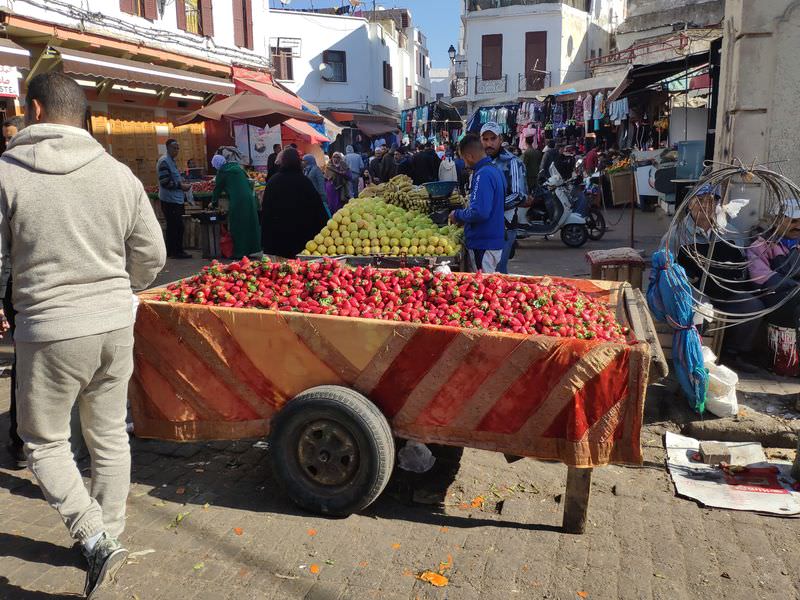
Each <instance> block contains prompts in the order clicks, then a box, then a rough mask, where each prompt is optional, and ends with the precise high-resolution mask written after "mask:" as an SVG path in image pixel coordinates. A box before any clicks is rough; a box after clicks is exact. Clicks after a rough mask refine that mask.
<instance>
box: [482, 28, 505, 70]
mask: <svg viewBox="0 0 800 600" xmlns="http://www.w3.org/2000/svg"><path fill="white" fill-rule="evenodd" d="M481 46H482V48H481V54H482V56H481V63H482V64H481V79H484V80H492V79H500V78H502V76H503V34H502V33H496V34H491V35H484V36H483V37H482V38H481Z"/></svg>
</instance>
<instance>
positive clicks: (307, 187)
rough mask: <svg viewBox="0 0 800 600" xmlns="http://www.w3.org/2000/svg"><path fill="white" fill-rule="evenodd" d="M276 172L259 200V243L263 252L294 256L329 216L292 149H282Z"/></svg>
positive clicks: (317, 231) (319, 229)
mask: <svg viewBox="0 0 800 600" xmlns="http://www.w3.org/2000/svg"><path fill="white" fill-rule="evenodd" d="M278 163H279V164H280V169H279V171H278V172H277V173H276V174H275V176H274V177H273V178H272V179H270V180H269V184H268V185H267V187H266V188H264V199H263V202H262V203H261V245H262V247H263V249H264V252H265V253H267V254H273V255H276V256H283V257H286V258H294V257H295V256H297V255H298V254H299V253H300V252H302V251H303V249H304V248H305V246H306V242H308V241H309V240H310V239H312V238H313V237H314V236H315V235H317V234H318V233H319V232H320V231H321V230H322V228H323V227H325V223H326V222H327V221H328V215H327V213H326V212H325V207H324V206H323V204H322V202H320V196H319V193H318V192H317V190H316V189H315V188H314V184H312V183H311V180H309V179H308V177H306V176H305V175H303V164H302V162H301V161H300V155H299V154H298V153H297V150H295V149H294V148H287V149H286V150H284V151H283V152H281V154H280V156H279V158H278Z"/></svg>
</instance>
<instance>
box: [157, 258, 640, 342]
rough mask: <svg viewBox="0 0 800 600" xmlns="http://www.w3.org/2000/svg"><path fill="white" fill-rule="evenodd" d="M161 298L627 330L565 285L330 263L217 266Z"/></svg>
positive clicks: (480, 325) (518, 326)
mask: <svg viewBox="0 0 800 600" xmlns="http://www.w3.org/2000/svg"><path fill="white" fill-rule="evenodd" d="M161 300H164V301H166V302H183V303H191V304H210V305H215V306H229V307H236V308H263V309H270V310H281V311H293V312H303V313H311V314H325V315H338V316H343V317H361V318H367V319H382V320H385V321H404V322H408V323H427V324H433V325H446V326H451V327H463V328H468V329H484V330H489V331H503V332H511V333H521V334H542V335H551V336H557V337H569V338H578V339H585V340H604V341H613V342H625V341H626V334H627V332H628V330H627V328H626V327H623V326H621V325H620V324H619V323H617V321H616V319H615V318H614V314H613V313H612V311H611V310H610V309H609V307H608V306H607V305H605V304H603V303H601V302H597V301H595V300H593V299H592V298H591V297H590V296H589V295H587V294H585V293H583V292H581V291H579V290H578V289H576V288H575V287H573V286H571V285H568V284H565V283H554V282H553V283H549V284H547V285H545V284H542V283H536V282H533V281H531V282H527V281H525V280H521V279H514V278H508V277H505V276H501V275H483V274H481V273H477V274H472V273H447V274H444V273H434V272H433V271H431V270H430V269H426V268H422V267H412V268H403V269H394V270H389V269H377V268H374V267H368V266H367V267H351V266H347V265H345V264H342V263H340V262H335V261H326V262H308V263H306V262H301V261H289V262H286V263H274V262H268V261H266V260H264V261H250V260H248V259H246V258H245V259H242V260H241V261H240V262H236V263H231V264H227V265H223V264H220V263H217V262H214V263H212V264H211V265H210V266H208V267H205V268H204V269H203V270H202V271H201V272H200V273H199V274H198V275H195V276H194V277H190V278H188V279H184V280H182V281H180V282H178V283H176V284H172V285H170V286H169V287H168V288H167V291H165V292H163V293H162V295H161Z"/></svg>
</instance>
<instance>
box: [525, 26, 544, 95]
mask: <svg viewBox="0 0 800 600" xmlns="http://www.w3.org/2000/svg"><path fill="white" fill-rule="evenodd" d="M546 71H547V32H546V31H528V32H526V33H525V89H526V90H528V91H530V90H540V89H542V88H543V87H545V76H546Z"/></svg>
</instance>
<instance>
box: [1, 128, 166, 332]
mask: <svg viewBox="0 0 800 600" xmlns="http://www.w3.org/2000/svg"><path fill="white" fill-rule="evenodd" d="M0 250H1V252H0V293H1V294H5V288H6V285H7V283H8V277H9V275H11V276H12V277H13V280H14V284H13V290H12V294H13V297H12V299H13V302H14V308H15V310H16V311H17V313H18V314H17V321H16V332H15V334H14V338H15V339H16V340H17V341H20V342H50V341H57V340H64V339H70V338H76V337H83V336H88V335H95V334H98V333H106V332H109V331H114V330H116V329H121V328H123V327H127V326H129V325H131V324H132V323H133V310H132V290H134V291H138V290H142V289H144V288H145V287H147V286H148V285H150V284H151V283H152V282H153V280H154V279H155V277H156V275H157V274H158V273H159V271H161V269H162V267H163V266H164V263H165V261H166V249H165V247H164V238H163V235H162V233H161V227H160V226H159V224H158V221H157V220H156V217H155V214H154V213H153V208H152V206H151V205H150V202H149V200H148V198H147V195H146V194H145V192H144V188H143V187H142V184H141V182H140V181H139V180H138V179H137V178H136V177H135V176H134V175H133V173H132V172H131V170H130V169H129V168H128V167H126V166H125V165H123V164H121V163H120V162H118V161H117V160H115V159H114V158H112V157H111V156H110V155H109V154H108V153H106V151H105V150H104V149H103V147H102V146H101V145H100V144H99V143H98V142H97V141H96V140H95V139H94V138H92V137H91V136H90V135H89V133H88V132H86V131H84V130H83V129H78V128H76V127H70V126H68V125H53V124H44V123H43V124H37V125H31V126H29V127H26V128H25V129H23V130H22V131H20V132H19V133H18V134H17V135H16V136H14V138H13V139H12V140H11V143H10V144H9V146H8V149H7V150H6V151H5V152H4V153H3V155H2V157H0Z"/></svg>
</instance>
